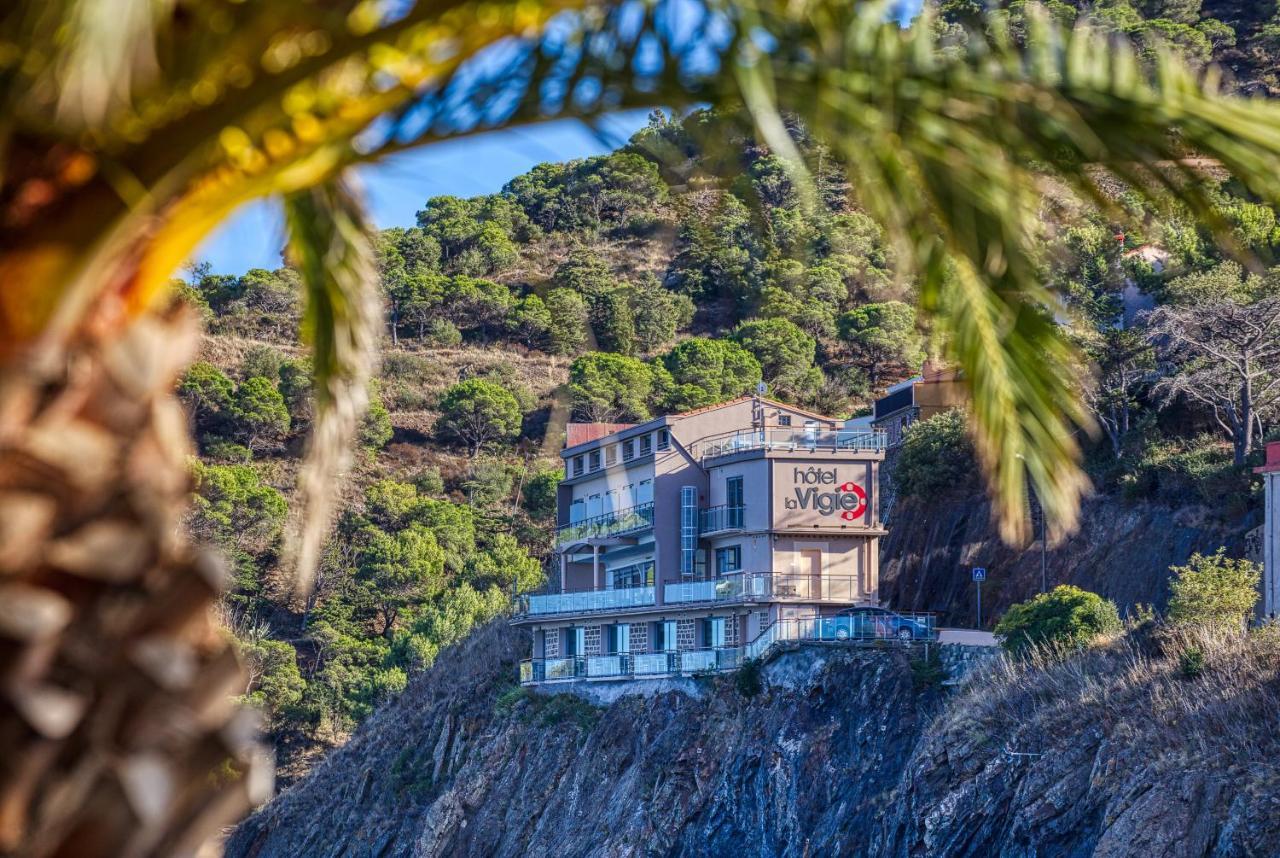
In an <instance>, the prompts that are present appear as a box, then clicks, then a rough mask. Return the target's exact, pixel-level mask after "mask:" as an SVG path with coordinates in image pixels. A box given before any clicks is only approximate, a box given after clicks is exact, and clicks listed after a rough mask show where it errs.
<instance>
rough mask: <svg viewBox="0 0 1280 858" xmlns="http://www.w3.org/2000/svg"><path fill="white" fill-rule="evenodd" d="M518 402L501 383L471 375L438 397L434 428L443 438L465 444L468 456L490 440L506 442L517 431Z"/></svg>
mask: <svg viewBox="0 0 1280 858" xmlns="http://www.w3.org/2000/svg"><path fill="white" fill-rule="evenodd" d="M522 419H523V415H522V414H521V412H520V403H519V402H518V401H517V400H516V398H515V397H514V396H513V395H512V394H511V391H509V390H507V389H506V388H505V387H502V386H501V385H498V384H494V383H493V382H491V381H484V380H483V379H478V378H470V379H467V380H466V381H460V382H458V383H457V384H455V385H453V386H452V387H450V388H448V389H447V390H445V392H444V394H443V395H442V396H441V397H440V419H439V421H438V422H437V424H436V425H437V427H438V428H439V431H440V433H441V435H443V436H444V437H445V438H453V439H456V440H458V441H461V442H463V443H464V444H466V445H467V449H468V450H469V451H470V454H471V458H473V459H474V458H475V457H476V456H477V455H479V453H480V449H481V448H482V447H483V446H484V445H485V444H488V443H490V442H491V441H509V440H512V439H514V438H515V437H516V436H517V435H519V434H520V424H521V421H522Z"/></svg>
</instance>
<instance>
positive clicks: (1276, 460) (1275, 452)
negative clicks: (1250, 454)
mask: <svg viewBox="0 0 1280 858" xmlns="http://www.w3.org/2000/svg"><path fill="white" fill-rule="evenodd" d="M1277 471H1280V441H1268V442H1267V463H1266V464H1265V465H1263V466H1262V467H1261V468H1254V469H1253V472H1254V473H1255V474H1274V473H1276V472H1277Z"/></svg>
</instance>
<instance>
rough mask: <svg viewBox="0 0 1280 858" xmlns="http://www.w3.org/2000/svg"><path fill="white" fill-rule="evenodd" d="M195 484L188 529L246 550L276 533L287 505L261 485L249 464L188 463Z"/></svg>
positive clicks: (261, 544)
mask: <svg viewBox="0 0 1280 858" xmlns="http://www.w3.org/2000/svg"><path fill="white" fill-rule="evenodd" d="M191 469H192V478H193V482H194V484H195V494H194V496H193V508H194V515H193V517H192V529H193V530H195V531H196V532H197V533H199V534H201V535H202V536H203V537H204V538H205V539H208V540H209V541H212V542H215V543H217V544H219V545H234V546H235V547H237V548H240V549H244V550H249V549H251V548H254V547H262V546H265V545H266V544H267V543H270V542H271V541H272V540H274V539H275V538H276V537H277V536H279V535H280V528H281V527H282V526H283V525H284V518H285V514H286V513H287V512H288V506H287V504H286V503H285V499H284V495H282V494H281V493H280V492H279V491H278V490H276V489H274V488H272V487H271V486H267V485H263V483H262V480H261V479H260V478H259V476H258V472H257V471H256V470H254V468H253V467H252V466H251V465H206V464H203V463H202V462H199V461H197V462H194V463H193V464H192V466H191Z"/></svg>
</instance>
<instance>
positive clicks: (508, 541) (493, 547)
mask: <svg viewBox="0 0 1280 858" xmlns="http://www.w3.org/2000/svg"><path fill="white" fill-rule="evenodd" d="M487 542H488V544H487V545H486V546H485V547H484V548H483V549H482V550H480V551H477V552H476V553H475V554H473V555H472V556H471V558H470V560H469V562H468V564H467V577H468V578H469V579H470V580H471V581H472V582H473V583H474V585H475V586H477V587H487V586H494V587H498V588H499V589H501V590H502V591H503V592H504V593H513V594H514V593H525V592H528V591H529V590H533V589H534V588H536V587H538V586H539V585H541V584H542V580H543V578H542V564H540V563H539V562H538V561H537V560H536V559H535V558H533V557H530V556H529V553H528V552H527V551H526V550H525V549H524V548H523V547H522V546H521V545H520V543H519V542H518V541H517V540H516V538H515V537H514V536H512V535H511V534H509V533H495V534H493V535H492V536H490V537H489V538H488V540H487Z"/></svg>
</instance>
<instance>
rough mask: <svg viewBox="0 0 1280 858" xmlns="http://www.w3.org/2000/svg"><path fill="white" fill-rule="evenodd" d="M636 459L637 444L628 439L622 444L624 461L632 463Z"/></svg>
mask: <svg viewBox="0 0 1280 858" xmlns="http://www.w3.org/2000/svg"><path fill="white" fill-rule="evenodd" d="M635 457H636V442H635V441H633V440H631V439H630V438H628V439H627V440H625V441H623V442H622V461H624V462H630V461H631V460H632V459H634V458H635Z"/></svg>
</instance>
